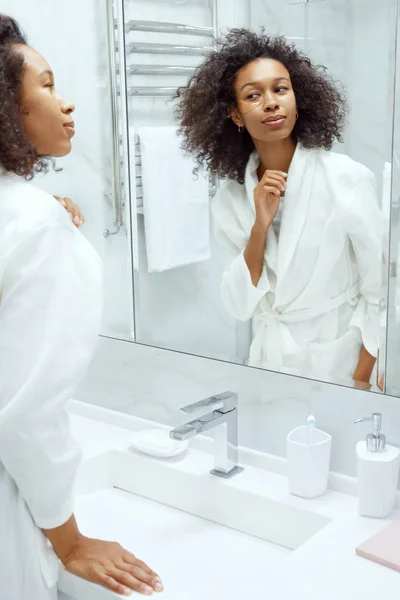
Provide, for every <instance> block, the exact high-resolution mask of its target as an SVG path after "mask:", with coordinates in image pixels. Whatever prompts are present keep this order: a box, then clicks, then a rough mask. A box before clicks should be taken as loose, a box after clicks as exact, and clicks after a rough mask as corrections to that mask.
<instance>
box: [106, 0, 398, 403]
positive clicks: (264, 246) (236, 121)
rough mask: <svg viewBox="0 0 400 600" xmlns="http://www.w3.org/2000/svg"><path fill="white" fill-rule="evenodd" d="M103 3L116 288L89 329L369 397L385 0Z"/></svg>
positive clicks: (384, 180)
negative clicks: (127, 282) (121, 318)
mask: <svg viewBox="0 0 400 600" xmlns="http://www.w3.org/2000/svg"><path fill="white" fill-rule="evenodd" d="M116 6H118V7H119V8H118V10H117V9H116V8H115V7H116ZM114 8H115V10H116V14H115V21H116V22H117V21H118V26H117V27H116V30H115V32H114V36H115V38H116V44H117V48H118V51H119V67H118V69H117V76H118V77H117V80H116V82H117V85H118V95H119V98H120V99H121V98H122V101H123V103H124V106H125V110H124V112H123V119H122V124H123V126H124V127H125V129H123V135H122V138H124V139H123V145H124V144H125V146H126V147H125V148H124V149H123V151H121V154H123V155H124V159H123V158H121V164H123V165H124V167H123V171H124V173H123V174H122V176H121V177H122V179H124V177H125V181H124V188H125V190H124V195H125V204H124V203H122V209H121V205H116V206H115V207H114V208H115V209H116V215H117V216H116V224H117V228H116V229H115V230H112V229H111V227H110V230H108V231H106V232H105V239H106V243H107V244H109V245H110V246H112V245H113V244H116V243H117V242H116V240H117V238H118V237H120V236H121V235H122V234H123V232H124V231H125V229H124V228H123V227H121V222H120V218H119V215H121V210H122V212H123V208H124V206H125V217H124V218H125V219H128V220H129V223H125V225H129V226H128V227H127V231H128V234H129V235H128V239H129V252H128V253H127V256H126V257H125V258H124V259H123V261H126V260H128V258H129V256H128V255H130V258H131V259H132V273H133V277H132V279H133V281H132V283H133V286H132V290H133V291H132V295H130V293H129V294H128V296H126V297H125V296H124V298H122V299H121V305H123V306H124V311H125V312H126V307H127V306H128V305H129V307H130V309H131V311H132V314H131V319H130V322H129V326H128V327H125V328H124V327H118V326H116V327H112V326H111V327H110V326H106V327H105V329H104V331H103V333H104V334H105V335H108V336H110V337H118V338H122V339H125V340H130V341H135V342H138V343H140V344H146V345H151V346H156V347H160V348H167V349H171V350H175V351H180V352H185V353H190V354H196V355H200V356H205V357H211V358H215V359H220V360H223V361H230V362H233V363H238V364H242V365H249V366H251V367H258V368H263V369H268V370H274V371H279V372H283V373H289V374H293V375H298V376H302V377H308V378H314V379H317V380H320V381H327V382H332V383H336V384H340V385H348V386H352V387H359V388H362V389H370V390H372V391H376V392H382V391H385V386H386V385H387V378H386V361H387V359H388V353H387V351H386V346H387V343H388V344H389V346H390V343H391V341H390V339H389V340H387V336H386V331H387V311H388V295H387V291H388V286H389V279H390V276H391V275H393V268H390V267H389V264H390V254H389V239H390V235H389V228H390V211H391V205H392V204H393V202H394V198H395V197H399V195H400V192H399V191H397V196H396V186H397V188H398V186H399V182H398V181H397V179H398V178H399V173H398V170H399V169H398V167H399V165H398V151H399V150H398V140H395V141H396V143H395V144H394V150H395V151H393V143H394V123H395V98H396V97H397V96H396V95H395V80H396V78H395V64H396V62H395V59H396V56H395V47H396V25H397V16H398V14H397V11H398V2H397V0H380V1H379V2H378V0H300V1H293V0H282V1H281V2H276V1H274V0H175V1H174V0H170V1H166V0H151V1H149V0H136V1H135V2H133V1H132V2H125V3H123V2H116V3H114ZM121 20H122V21H123V23H122V25H121ZM232 29H240V31H236V33H235V32H232ZM245 30H247V31H248V32H251V33H249V34H246V31H245ZM255 36H258V37H255ZM266 36H272V38H273V39H272V40H270V42H269V44H267V42H266V39H267V38H266ZM274 36H282V38H281V39H280V41H277V40H276V38H275V37H274ZM216 38H219V40H220V43H219V44H218V43H217V42H216ZM262 44H264V46H263V47H262ZM266 44H267V45H266ZM122 47H123V48H124V49H125V52H124V53H121V52H120V49H121V48H122ZM215 51H217V52H219V56H218V57H216V56H214V55H213V54H212V53H213V52H215ZM210 57H212V58H210ZM246 57H247V58H246ZM235 65H237V66H235ZM233 71H234V73H233ZM188 82H191V83H190V86H189V88H187V85H188ZM225 84H226V85H225ZM178 88H179V89H180V91H179V92H178V94H177V90H178ZM177 96H178V97H177ZM230 97H231V98H233V102H231V104H229V98H230ZM216 99H217V100H218V101H217V102H216ZM218 102H219V103H220V104H219V105H218ZM178 134H179V135H178ZM183 148H184V149H186V151H185V150H184V149H183ZM120 150H121V148H120ZM196 159H197V161H196ZM199 159H200V163H202V165H203V167H206V166H208V167H209V169H208V170H207V169H206V168H200V170H199V171H198V172H197V173H196V174H195V175H193V169H194V168H195V167H196V165H197V166H198V164H199ZM284 165H287V167H288V168H287V169H286V168H284ZM283 173H285V174H283ZM260 181H261V183H260ZM392 187H393V190H392ZM392 192H393V193H392ZM128 198H130V202H128ZM392 210H394V208H392ZM397 210H398V207H397ZM392 219H393V213H392ZM110 226H111V223H110ZM392 239H393V238H392ZM392 246H393V244H392ZM123 261H122V260H121V264H122V262H123ZM123 271H124V270H123ZM124 272H125V271H124ZM113 277H114V278H115V272H114V273H113ZM109 291H110V290H109ZM395 295H396V293H394V292H392V295H391V300H390V302H392V300H393V298H394V296H395ZM389 318H390V310H389ZM116 321H118V317H117V318H116ZM392 344H394V345H395V342H392ZM388 361H389V359H388ZM389 363H390V361H389ZM389 363H388V364H389ZM393 370H395V368H394V367H392V371H393ZM391 387H395V386H391ZM399 388H400V384H399Z"/></svg>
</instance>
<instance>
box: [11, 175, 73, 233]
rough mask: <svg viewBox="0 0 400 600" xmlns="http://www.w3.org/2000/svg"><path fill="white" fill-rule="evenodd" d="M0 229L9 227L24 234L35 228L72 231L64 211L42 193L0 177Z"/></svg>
mask: <svg viewBox="0 0 400 600" xmlns="http://www.w3.org/2000/svg"><path fill="white" fill-rule="evenodd" d="M0 180H1V184H0V215H1V224H0V227H2V226H5V225H6V224H7V225H9V224H10V223H13V224H14V225H15V229H16V230H18V231H20V232H21V233H24V232H26V231H28V230H30V229H36V228H37V227H41V226H43V227H46V226H49V227H57V226H58V227H62V228H64V227H67V228H69V229H70V230H71V231H73V230H74V229H75V228H74V226H73V224H72V222H71V219H70V218H69V216H68V214H67V212H66V211H65V210H64V208H63V207H62V206H61V205H60V204H59V203H58V202H57V201H56V200H55V198H53V196H51V195H50V194H49V193H47V192H45V191H44V190H42V189H40V188H38V187H36V186H35V185H32V184H31V183H29V182H26V181H25V180H23V179H21V178H19V177H14V176H8V175H2V176H0Z"/></svg>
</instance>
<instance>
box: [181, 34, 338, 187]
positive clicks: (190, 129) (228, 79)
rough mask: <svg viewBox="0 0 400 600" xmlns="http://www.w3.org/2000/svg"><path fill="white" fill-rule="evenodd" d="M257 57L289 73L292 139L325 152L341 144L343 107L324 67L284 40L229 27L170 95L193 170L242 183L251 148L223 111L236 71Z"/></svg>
mask: <svg viewBox="0 0 400 600" xmlns="http://www.w3.org/2000/svg"><path fill="white" fill-rule="evenodd" d="M258 58H272V59H274V60H277V61H279V62H280V63H281V64H283V65H284V66H285V67H286V69H287V70H288V72H289V74H290V77H291V80H292V86H293V90H294V93H295V96H296V102H297V109H298V119H297V121H296V125H295V128H294V130H293V133H292V135H293V138H294V140H295V141H298V142H301V144H302V145H303V146H304V147H305V148H325V149H327V150H329V149H330V148H331V147H332V144H333V142H334V140H335V139H337V140H338V141H342V130H343V126H344V122H345V117H346V114H347V103H346V100H345V96H344V93H343V91H339V89H338V88H337V87H336V85H335V84H334V82H333V81H332V80H331V79H330V78H329V77H328V76H327V75H326V73H325V67H320V66H314V65H313V64H312V63H311V61H310V59H309V58H307V57H306V56H304V55H303V54H301V52H300V51H299V50H297V49H296V47H295V46H294V45H293V44H290V43H288V42H287V40H286V39H285V38H284V37H271V36H268V35H265V34H264V31H262V33H261V34H257V33H254V32H252V31H250V30H248V29H232V30H230V32H229V33H228V35H227V36H226V38H225V39H224V40H219V41H218V42H217V49H216V50H215V51H213V52H211V54H210V55H209V56H208V57H207V58H206V60H205V61H204V62H203V63H202V64H201V65H200V66H199V67H198V68H197V69H196V72H195V73H194V75H193V76H192V77H191V78H190V80H189V82H188V84H187V85H186V86H183V87H180V88H179V89H178V90H177V94H176V96H175V99H177V101H178V102H177V105H176V106H175V117H176V118H177V120H178V122H179V123H180V128H179V135H181V136H182V137H183V143H182V149H183V150H185V151H186V152H188V153H189V154H191V155H193V156H194V158H195V160H196V162H197V165H198V166H197V167H196V169H195V171H198V170H199V169H200V168H207V169H209V171H210V172H211V173H212V174H214V175H217V176H219V177H223V178H224V177H228V178H230V179H233V180H236V181H237V182H238V183H243V182H244V173H245V169H246V165H247V161H248V159H249V156H250V154H251V153H252V152H253V150H254V144H253V141H252V139H251V137H250V135H249V134H248V132H247V131H246V130H245V131H244V133H239V132H238V129H237V127H236V125H235V124H234V123H233V121H232V119H231V118H230V117H229V111H230V109H232V108H234V107H236V106H237V103H236V97H235V89H234V84H235V78H236V74H237V72H238V71H239V69H241V68H242V67H244V66H245V65H247V64H249V63H251V62H252V61H254V60H256V59H258Z"/></svg>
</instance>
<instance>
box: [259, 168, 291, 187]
mask: <svg viewBox="0 0 400 600" xmlns="http://www.w3.org/2000/svg"><path fill="white" fill-rule="evenodd" d="M260 183H261V184H262V185H266V184H269V185H271V184H274V185H276V184H277V183H278V184H279V186H280V189H282V191H284V190H285V189H286V174H285V173H283V171H268V170H267V171H265V173H264V175H263V177H262V179H261V181H260Z"/></svg>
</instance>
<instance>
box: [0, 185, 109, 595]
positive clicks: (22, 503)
mask: <svg viewBox="0 0 400 600" xmlns="http://www.w3.org/2000/svg"><path fill="white" fill-rule="evenodd" d="M101 288H102V267H101V263H100V259H99V257H98V256H97V254H96V252H95V251H94V250H93V248H92V247H91V246H90V244H89V243H88V242H87V241H86V239H85V238H84V236H83V235H82V234H81V233H79V231H78V230H77V229H76V227H75V226H74V225H73V224H72V222H71V219H70V217H69V215H68V214H67V212H66V211H65V210H64V209H63V208H62V207H61V206H60V205H59V204H58V202H56V201H55V200H54V198H52V197H51V196H50V195H48V194H46V193H45V192H42V191H41V190H38V189H37V188H35V187H33V186H31V185H29V184H28V183H26V182H25V181H23V180H21V179H20V178H18V177H16V176H13V175H6V174H4V173H1V174H0V597H1V598H3V597H4V599H6V598H8V599H10V600H11V599H15V600H28V599H29V600H49V599H52V600H53V599H55V598H56V597H57V596H56V582H57V579H58V559H57V558H56V556H55V554H54V552H53V550H52V549H51V548H49V545H48V544H47V540H46V539H45V537H44V534H43V532H42V531H41V529H40V528H45V529H46V528H54V527H57V526H59V525H62V524H63V523H65V522H66V521H67V520H68V518H69V517H70V516H71V514H72V512H73V487H74V479H75V474H76V470H77V467H78V464H79V460H80V449H79V447H78V445H77V444H76V442H75V441H74V440H73V439H72V438H71V435H70V429H69V421H68V417H67V415H66V413H65V412H64V405H65V403H66V402H67V401H68V399H69V398H70V397H71V394H72V392H73V389H74V387H75V386H76V384H77V383H78V382H79V380H80V379H81V378H82V376H83V375H84V373H85V370H86V368H87V366H88V364H89V361H90V359H91V357H92V354H93V351H94V348H95V343H96V339H97V335H98V331H99V326H100V313H101V297H102V289H101Z"/></svg>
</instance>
